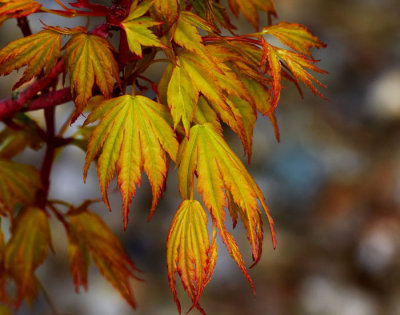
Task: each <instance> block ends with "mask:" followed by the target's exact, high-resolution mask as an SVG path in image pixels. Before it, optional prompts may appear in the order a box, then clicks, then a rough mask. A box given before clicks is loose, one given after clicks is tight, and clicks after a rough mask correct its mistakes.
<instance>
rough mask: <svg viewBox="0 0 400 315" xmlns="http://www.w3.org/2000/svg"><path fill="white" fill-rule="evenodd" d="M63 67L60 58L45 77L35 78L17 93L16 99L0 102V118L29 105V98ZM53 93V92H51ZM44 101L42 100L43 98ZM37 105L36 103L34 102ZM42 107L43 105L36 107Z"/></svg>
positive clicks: (62, 61) (50, 80)
mask: <svg viewBox="0 0 400 315" xmlns="http://www.w3.org/2000/svg"><path fill="white" fill-rule="evenodd" d="M63 69H64V60H63V59H61V60H60V61H59V62H58V63H57V65H56V66H55V67H54V68H53V69H52V70H51V71H50V73H49V75H47V76H46V77H43V78H40V79H37V80H36V81H35V82H34V83H33V84H32V85H31V86H29V87H28V88H27V89H26V90H24V91H23V92H21V93H19V94H18V96H17V98H16V99H13V98H8V99H6V100H4V101H2V102H0V119H2V118H3V117H4V116H6V115H7V114H9V113H13V112H17V111H20V110H21V109H23V107H24V106H25V107H29V103H30V100H31V99H32V98H33V97H35V96H36V95H37V93H38V92H40V91H41V90H43V89H44V88H46V87H47V86H49V85H50V83H51V82H52V81H53V80H54V79H55V78H57V77H58V75H59V74H60V73H61V72H62V71H63ZM53 93H55V92H53ZM43 101H44V100H43ZM35 106H38V104H35ZM38 108H43V107H37V108H36V109H38Z"/></svg>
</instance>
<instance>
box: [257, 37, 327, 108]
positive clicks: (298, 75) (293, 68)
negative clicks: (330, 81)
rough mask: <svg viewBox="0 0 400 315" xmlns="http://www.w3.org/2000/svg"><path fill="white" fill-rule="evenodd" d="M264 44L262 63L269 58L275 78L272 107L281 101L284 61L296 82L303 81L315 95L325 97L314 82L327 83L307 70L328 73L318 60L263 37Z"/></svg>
mask: <svg viewBox="0 0 400 315" xmlns="http://www.w3.org/2000/svg"><path fill="white" fill-rule="evenodd" d="M261 42H262V44H263V49H264V52H263V57H262V59H261V64H263V63H264V61H265V60H268V65H269V67H270V72H271V76H272V79H273V99H272V109H274V108H275V107H276V106H277V104H278V101H279V98H280V93H281V89H282V86H281V76H282V64H281V61H284V62H285V63H286V65H287V67H288V68H289V70H290V73H291V74H292V75H293V76H294V79H295V81H296V83H297V82H298V80H300V81H302V82H303V83H304V84H305V85H306V86H307V87H308V88H309V89H310V90H311V92H312V93H313V94H314V95H319V96H320V97H322V98H324V99H325V97H324V96H323V95H322V94H321V93H320V92H319V91H318V90H317V89H316V87H315V86H314V84H313V82H314V83H316V84H318V85H320V86H322V87H325V88H326V85H324V84H322V83H321V82H319V81H318V80H317V79H315V78H314V77H313V76H312V75H311V74H310V73H309V72H308V71H307V70H312V71H314V72H317V73H321V74H326V73H327V72H326V71H324V70H322V69H320V68H318V67H317V66H315V65H314V63H316V62H318V60H315V59H312V58H310V57H308V56H306V55H304V54H301V53H297V52H293V51H290V50H287V49H283V48H277V47H275V46H273V45H270V44H268V43H267V42H266V41H265V40H264V38H263V37H262V38H261Z"/></svg>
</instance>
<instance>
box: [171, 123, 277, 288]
mask: <svg viewBox="0 0 400 315" xmlns="http://www.w3.org/2000/svg"><path fill="white" fill-rule="evenodd" d="M177 165H178V166H179V169H178V178H179V190H180V193H181V196H182V198H183V199H190V198H191V196H192V194H193V189H194V187H193V186H194V174H195V173H196V174H197V176H198V178H197V190H198V191H199V193H200V194H201V196H202V198H203V201H204V204H205V206H206V207H207V209H208V210H209V211H210V213H211V216H212V218H213V221H214V222H215V225H216V226H217V228H218V230H219V233H220V235H221V238H222V240H223V242H224V243H225V246H226V248H227V249H228V252H229V254H230V255H231V256H232V258H233V259H234V260H235V261H236V263H237V264H238V266H239V267H240V269H241V270H242V272H243V273H244V275H245V276H246V278H247V279H248V280H249V282H250V284H251V285H252V281H251V279H250V276H249V274H248V272H247V269H246V267H245V266H244V263H243V260H242V256H241V254H240V251H239V248H238V247H237V245H236V242H235V240H234V238H233V236H232V235H231V234H230V233H229V232H228V231H227V230H226V226H225V211H224V208H225V207H226V206H227V204H226V196H225V194H224V191H225V192H229V193H231V194H232V196H233V201H234V202H235V204H237V206H238V208H239V213H240V214H241V218H242V220H243V223H244V226H245V228H246V230H247V237H248V239H249V242H250V245H251V247H252V255H253V260H254V261H255V263H256V262H257V261H258V260H259V259H260V255H261V251H262V240H263V237H262V235H263V234H262V220H261V215H260V210H259V209H258V205H257V200H258V201H259V202H260V203H261V205H262V207H263V209H264V211H265V213H266V215H267V217H268V221H269V226H270V230H271V237H272V242H273V246H274V247H275V231H274V228H273V220H272V218H271V216H270V214H269V210H268V208H267V206H266V204H265V201H264V196H263V194H262V192H261V191H260V189H259V188H258V186H257V184H256V183H255V182H254V180H253V179H252V177H251V176H250V174H249V173H248V172H247V170H246V168H245V167H244V165H243V163H242V162H241V161H240V159H239V158H238V157H237V156H236V155H235V154H234V153H233V152H232V151H231V149H230V148H229V146H228V145H227V144H226V142H225V141H224V139H223V138H222V135H221V130H216V129H214V127H213V126H212V125H211V124H208V123H206V124H203V125H195V126H193V127H192V128H191V130H190V137H189V139H187V138H185V139H184V140H183V142H182V143H181V147H180V150H179V155H178V159H177Z"/></svg>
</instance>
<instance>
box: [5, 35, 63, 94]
mask: <svg viewBox="0 0 400 315" xmlns="http://www.w3.org/2000/svg"><path fill="white" fill-rule="evenodd" d="M60 49H61V34H59V33H58V32H54V31H53V30H43V31H41V32H39V33H37V34H34V35H30V36H27V37H24V38H20V39H17V40H15V41H13V42H11V43H9V44H8V45H7V46H5V47H4V48H2V49H1V50H0V75H7V74H9V73H10V72H12V71H13V70H18V69H20V68H22V67H24V66H27V67H26V69H25V71H24V74H23V75H22V77H21V79H20V80H19V81H18V82H17V83H16V84H15V85H14V87H13V89H16V88H17V87H19V86H21V85H22V84H24V83H25V82H28V81H29V80H31V79H32V78H33V77H35V76H38V75H39V74H40V73H42V71H43V73H44V75H47V74H49V72H50V71H51V70H52V69H53V68H54V66H55V65H56V63H57V60H58V58H59V56H60Z"/></svg>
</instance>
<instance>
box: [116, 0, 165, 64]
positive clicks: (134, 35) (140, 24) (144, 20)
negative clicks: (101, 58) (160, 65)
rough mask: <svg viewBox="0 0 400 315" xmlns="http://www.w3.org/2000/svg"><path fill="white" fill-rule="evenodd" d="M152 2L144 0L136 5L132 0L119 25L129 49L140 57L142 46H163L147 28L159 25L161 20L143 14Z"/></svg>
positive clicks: (151, 0)
mask: <svg viewBox="0 0 400 315" xmlns="http://www.w3.org/2000/svg"><path fill="white" fill-rule="evenodd" d="M153 2H154V0H146V1H143V2H142V3H141V4H139V5H138V6H136V4H137V1H135V2H133V3H132V6H131V9H130V12H129V15H128V16H127V17H126V19H124V20H123V21H122V22H121V26H122V28H123V29H124V30H125V32H126V36H127V40H128V45H129V49H130V50H131V51H132V52H133V53H135V54H136V55H138V56H139V57H142V46H154V47H161V48H165V46H164V45H163V44H162V43H161V41H160V40H159V39H158V37H157V36H156V35H154V33H153V32H152V31H151V30H150V29H149V28H150V27H153V26H157V25H160V24H161V22H157V21H154V20H153V19H152V18H151V17H147V16H143V15H145V14H146V12H147V11H148V10H149V9H150V7H151V6H152V5H153Z"/></svg>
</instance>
